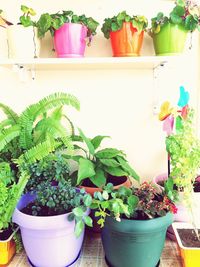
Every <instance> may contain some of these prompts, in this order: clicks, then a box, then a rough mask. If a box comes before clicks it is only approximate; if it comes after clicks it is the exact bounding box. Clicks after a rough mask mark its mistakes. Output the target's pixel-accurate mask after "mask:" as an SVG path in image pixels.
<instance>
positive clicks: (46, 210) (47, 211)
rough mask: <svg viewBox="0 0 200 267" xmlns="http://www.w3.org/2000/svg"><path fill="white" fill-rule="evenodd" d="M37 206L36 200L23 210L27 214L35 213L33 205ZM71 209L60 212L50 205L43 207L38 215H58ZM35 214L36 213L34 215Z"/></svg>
mask: <svg viewBox="0 0 200 267" xmlns="http://www.w3.org/2000/svg"><path fill="white" fill-rule="evenodd" d="M34 206H36V205H35V203H34V202H31V203H29V204H28V205H27V206H26V207H25V208H23V209H22V210H21V212H23V213H25V214H27V215H33V207H34ZM70 211H71V210H70ZM70 211H64V212H62V213H59V212H58V211H55V210H53V209H50V208H49V207H46V206H45V207H42V208H41V210H38V211H37V216H56V215H61V214H65V213H68V212H70ZM33 216H34V215H33Z"/></svg>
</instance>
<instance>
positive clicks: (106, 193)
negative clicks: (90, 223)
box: [102, 190, 109, 200]
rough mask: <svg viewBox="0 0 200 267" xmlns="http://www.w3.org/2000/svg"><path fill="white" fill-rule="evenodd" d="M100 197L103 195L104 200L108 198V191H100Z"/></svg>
mask: <svg viewBox="0 0 200 267" xmlns="http://www.w3.org/2000/svg"><path fill="white" fill-rule="evenodd" d="M102 197H103V198H104V199H105V200H108V198H109V195H108V192H107V191H105V190H104V191H103V193H102Z"/></svg>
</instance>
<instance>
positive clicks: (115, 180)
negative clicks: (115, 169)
mask: <svg viewBox="0 0 200 267" xmlns="http://www.w3.org/2000/svg"><path fill="white" fill-rule="evenodd" d="M126 180H127V177H126V176H121V177H116V176H112V175H110V176H109V177H108V178H107V181H106V182H107V183H112V184H113V185H114V186H117V185H120V184H123V183H124V182H126ZM82 186H87V187H95V188H96V187H97V186H96V185H94V184H93V183H92V182H91V181H90V179H89V178H88V179H85V180H84V181H83V183H82Z"/></svg>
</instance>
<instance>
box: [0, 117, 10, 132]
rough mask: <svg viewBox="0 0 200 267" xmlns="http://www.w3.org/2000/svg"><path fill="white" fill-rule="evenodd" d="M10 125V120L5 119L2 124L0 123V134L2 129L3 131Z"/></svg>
mask: <svg viewBox="0 0 200 267" xmlns="http://www.w3.org/2000/svg"><path fill="white" fill-rule="evenodd" d="M11 125H12V121H11V120H10V119H6V120H3V121H2V122H0V132H1V131H2V129H4V128H5V127H7V126H11Z"/></svg>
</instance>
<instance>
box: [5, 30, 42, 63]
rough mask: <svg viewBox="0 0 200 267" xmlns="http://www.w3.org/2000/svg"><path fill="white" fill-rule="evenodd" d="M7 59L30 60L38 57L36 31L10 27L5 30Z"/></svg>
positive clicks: (38, 44)
mask: <svg viewBox="0 0 200 267" xmlns="http://www.w3.org/2000/svg"><path fill="white" fill-rule="evenodd" d="M7 34H8V48H9V58H17V59H30V58H35V57H39V54H40V40H39V38H38V37H37V29H36V28H34V27H24V26H22V25H12V26H9V27H8V29H7Z"/></svg>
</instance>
